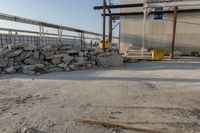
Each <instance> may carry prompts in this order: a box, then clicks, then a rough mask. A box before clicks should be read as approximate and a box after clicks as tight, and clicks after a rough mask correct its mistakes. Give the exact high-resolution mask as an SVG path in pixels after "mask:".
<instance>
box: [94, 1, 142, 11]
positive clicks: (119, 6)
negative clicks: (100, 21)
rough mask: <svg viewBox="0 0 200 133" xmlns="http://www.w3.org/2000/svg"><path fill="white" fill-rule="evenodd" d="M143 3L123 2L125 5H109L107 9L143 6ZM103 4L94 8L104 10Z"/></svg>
mask: <svg viewBox="0 0 200 133" xmlns="http://www.w3.org/2000/svg"><path fill="white" fill-rule="evenodd" d="M143 5H144V4H143V3H137V4H123V5H108V6H106V9H116V8H132V7H143ZM102 9H103V6H95V7H94V10H102Z"/></svg>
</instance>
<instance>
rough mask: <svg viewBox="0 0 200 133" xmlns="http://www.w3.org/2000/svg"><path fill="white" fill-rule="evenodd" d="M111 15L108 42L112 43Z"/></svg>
mask: <svg viewBox="0 0 200 133" xmlns="http://www.w3.org/2000/svg"><path fill="white" fill-rule="evenodd" d="M112 20H113V19H112V16H110V18H109V42H110V44H111V43H112Z"/></svg>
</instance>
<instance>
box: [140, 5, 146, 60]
mask: <svg viewBox="0 0 200 133" xmlns="http://www.w3.org/2000/svg"><path fill="white" fill-rule="evenodd" d="M143 12H144V18H143V28H142V48H141V57H144V49H145V39H146V34H145V31H146V19H147V7H146V3H145V4H144V9H143Z"/></svg>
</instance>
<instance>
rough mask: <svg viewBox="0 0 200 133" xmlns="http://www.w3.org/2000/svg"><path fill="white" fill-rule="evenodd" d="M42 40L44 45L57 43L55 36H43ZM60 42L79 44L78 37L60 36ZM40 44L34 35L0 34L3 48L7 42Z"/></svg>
mask: <svg viewBox="0 0 200 133" xmlns="http://www.w3.org/2000/svg"><path fill="white" fill-rule="evenodd" d="M44 42H45V44H46V45H56V44H58V43H59V42H58V38H57V37H50V36H49V37H48V36H47V37H45V38H44ZM61 42H62V43H63V44H72V45H80V44H81V40H80V38H74V39H73V38H62V40H61ZM22 43H24V44H35V45H39V44H40V38H39V36H34V35H9V34H0V47H1V48H3V47H4V46H6V45H8V44H22Z"/></svg>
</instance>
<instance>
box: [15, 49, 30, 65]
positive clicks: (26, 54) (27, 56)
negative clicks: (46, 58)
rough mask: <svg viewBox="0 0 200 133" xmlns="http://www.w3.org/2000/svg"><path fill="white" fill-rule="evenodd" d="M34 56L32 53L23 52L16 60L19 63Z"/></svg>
mask: <svg viewBox="0 0 200 133" xmlns="http://www.w3.org/2000/svg"><path fill="white" fill-rule="evenodd" d="M31 55H33V52H32V51H23V52H22V53H21V55H20V56H19V57H17V58H16V60H17V61H19V62H20V61H23V60H25V59H27V58H29V57H30V56H31Z"/></svg>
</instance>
